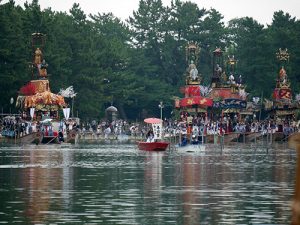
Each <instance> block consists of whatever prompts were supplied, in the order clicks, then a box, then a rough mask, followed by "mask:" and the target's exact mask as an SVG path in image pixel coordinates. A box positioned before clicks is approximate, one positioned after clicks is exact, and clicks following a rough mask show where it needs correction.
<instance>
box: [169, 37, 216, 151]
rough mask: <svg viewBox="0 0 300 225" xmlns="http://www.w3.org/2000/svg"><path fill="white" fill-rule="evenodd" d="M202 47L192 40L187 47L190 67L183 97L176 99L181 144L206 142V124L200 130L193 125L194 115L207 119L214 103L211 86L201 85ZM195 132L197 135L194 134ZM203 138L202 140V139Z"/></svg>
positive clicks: (187, 70) (187, 58) (186, 74)
mask: <svg viewBox="0 0 300 225" xmlns="http://www.w3.org/2000/svg"><path fill="white" fill-rule="evenodd" d="M199 53H200V47H199V46H198V44H196V43H193V42H190V43H188V45H187V47H186V61H187V64H188V67H187V69H186V72H185V74H184V75H185V86H184V87H182V88H181V92H182V93H183V94H184V97H183V98H176V99H175V108H176V109H177V110H178V111H179V114H180V121H181V124H182V126H184V128H183V130H186V132H184V133H180V137H179V139H180V143H179V145H180V146H183V145H186V144H191V143H192V142H194V143H196V142H197V143H200V142H202V143H203V142H204V140H203V139H204V138H203V137H204V132H205V131H204V130H205V129H204V124H203V126H202V127H201V128H200V130H198V128H197V130H196V127H193V121H192V120H193V116H197V117H198V118H202V119H203V120H206V119H207V110H208V107H211V106H212V105H213V99H212V98H209V97H208V96H207V95H208V94H209V88H208V87H205V86H203V85H201V81H202V75H201V74H199V73H198V69H197V64H198V61H199ZM193 133H196V135H194V136H193ZM200 139H201V140H200Z"/></svg>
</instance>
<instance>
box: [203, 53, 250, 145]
mask: <svg viewBox="0 0 300 225" xmlns="http://www.w3.org/2000/svg"><path fill="white" fill-rule="evenodd" d="M236 65H237V60H236V59H235V57H234V56H233V55H232V56H228V59H227V61H226V64H224V56H223V51H222V49H221V48H216V49H215V50H214V51H213V74H212V79H211V89H212V90H211V92H210V95H209V96H210V98H212V99H213V106H212V108H211V110H210V112H209V113H210V115H209V116H210V118H211V120H212V121H219V123H220V124H221V126H222V127H221V128H219V129H220V132H219V136H223V137H224V142H231V141H233V140H235V139H237V138H238V135H239V134H237V133H235V132H233V130H232V127H233V123H237V122H238V121H240V118H241V111H242V110H243V109H246V107H247V101H246V98H247V93H246V91H245V85H244V84H243V81H242V76H241V75H239V76H238V75H237V74H236ZM224 66H225V67H226V68H225V69H224ZM224 118H225V120H224ZM212 136H214V137H212ZM213 139H214V142H216V138H215V135H211V136H210V137H208V139H207V141H208V142H212V141H213Z"/></svg>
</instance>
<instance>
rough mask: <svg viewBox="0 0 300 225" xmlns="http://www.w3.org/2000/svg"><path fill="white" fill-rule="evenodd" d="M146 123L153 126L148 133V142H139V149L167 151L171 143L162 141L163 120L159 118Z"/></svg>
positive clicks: (150, 119)
mask: <svg viewBox="0 0 300 225" xmlns="http://www.w3.org/2000/svg"><path fill="white" fill-rule="evenodd" d="M144 122H145V123H148V124H150V125H151V129H150V130H149V131H148V133H147V141H138V142H137V144H138V148H139V149H140V150H145V151H165V150H166V149H167V147H168V146H169V144H170V143H169V142H166V141H163V140H162V120H161V119H158V118H147V119H145V120H144Z"/></svg>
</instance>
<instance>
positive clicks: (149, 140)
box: [146, 129, 154, 142]
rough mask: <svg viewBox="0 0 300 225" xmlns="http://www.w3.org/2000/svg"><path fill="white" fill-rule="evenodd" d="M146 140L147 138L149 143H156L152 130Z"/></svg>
mask: <svg viewBox="0 0 300 225" xmlns="http://www.w3.org/2000/svg"><path fill="white" fill-rule="evenodd" d="M146 138H147V142H154V133H153V130H152V129H150V130H149V131H148V133H147V135H146Z"/></svg>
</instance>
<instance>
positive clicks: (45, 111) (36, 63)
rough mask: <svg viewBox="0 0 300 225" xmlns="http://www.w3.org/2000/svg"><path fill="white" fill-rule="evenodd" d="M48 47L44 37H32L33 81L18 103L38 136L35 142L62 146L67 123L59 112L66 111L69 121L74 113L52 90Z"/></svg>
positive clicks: (25, 87)
mask: <svg viewBox="0 0 300 225" xmlns="http://www.w3.org/2000/svg"><path fill="white" fill-rule="evenodd" d="M44 44H45V35H44V34H41V33H33V34H32V48H33V61H32V63H31V64H30V67H31V70H32V71H31V72H32V80H30V81H29V82H28V83H27V84H26V85H24V86H23V87H22V88H21V89H20V91H19V96H18V98H17V103H16V106H17V107H19V108H20V109H21V111H22V119H23V120H24V121H27V122H28V123H29V126H30V128H31V130H32V134H33V135H34V140H33V141H32V142H34V143H36V144H38V143H44V144H47V143H59V142H60V140H62V139H63V129H64V126H63V122H62V121H60V118H59V110H63V111H64V115H65V118H66V119H68V117H69V113H70V109H69V108H66V107H67V104H66V103H65V100H64V97H63V96H61V95H58V94H54V93H52V92H51V90H50V84H49V79H48V77H49V74H48V73H47V67H48V64H47V63H46V61H45V58H44V54H43V48H44ZM74 138H75V136H74ZM28 141H29V140H28ZM28 143H30V142H28Z"/></svg>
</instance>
